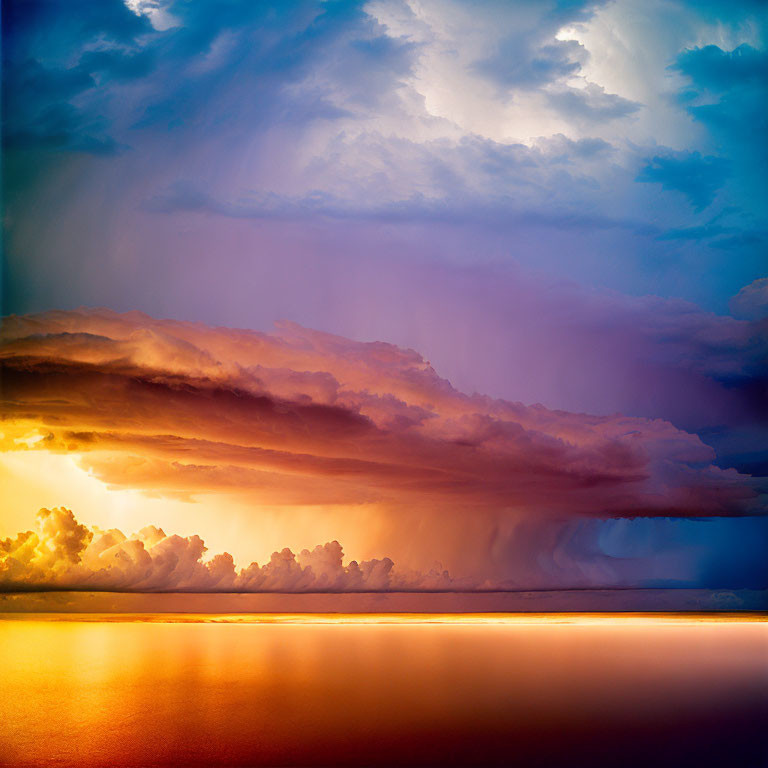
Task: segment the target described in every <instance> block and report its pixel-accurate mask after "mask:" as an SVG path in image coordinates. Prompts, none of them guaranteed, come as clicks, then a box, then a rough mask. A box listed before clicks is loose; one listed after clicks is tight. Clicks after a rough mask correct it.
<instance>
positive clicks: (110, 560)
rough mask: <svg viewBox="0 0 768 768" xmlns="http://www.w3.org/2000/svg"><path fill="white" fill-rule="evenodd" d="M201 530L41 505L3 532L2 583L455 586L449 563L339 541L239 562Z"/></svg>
mask: <svg viewBox="0 0 768 768" xmlns="http://www.w3.org/2000/svg"><path fill="white" fill-rule="evenodd" d="M206 551H207V548H206V546H205V543H204V542H203V540H202V539H201V538H200V537H199V536H187V537H182V536H176V535H166V534H165V532H164V531H163V530H162V529H160V528H157V527H155V526H152V525H150V526H147V527H145V528H142V529H141V530H140V531H139V532H138V533H135V534H133V535H131V536H126V535H125V534H124V533H123V532H122V531H119V530H117V529H114V528H113V529H111V530H108V531H103V530H100V529H99V528H92V529H91V528H88V527H86V526H84V525H81V524H79V523H78V522H77V520H76V519H75V516H74V514H73V513H72V511H71V510H69V509H65V508H63V507H57V508H55V509H41V510H40V511H39V512H38V514H37V529H36V530H35V531H25V532H23V533H19V534H18V535H17V536H16V537H12V538H7V539H5V540H0V589H3V590H25V589H67V588H70V589H96V590H116V591H122V590H126V591H138V592H158V591H176V592H378V591H383V592H386V591H430V590H450V589H453V588H456V587H457V586H459V585H458V584H457V583H456V584H455V583H454V582H453V580H452V579H451V578H450V576H449V575H448V572H447V571H436V570H432V571H430V572H428V573H416V572H414V571H400V572H399V571H398V570H397V569H395V568H394V563H393V562H392V560H390V559H389V558H388V557H385V558H383V559H381V560H377V559H374V560H363V561H361V562H360V563H358V562H357V561H356V560H351V561H350V562H348V563H347V564H346V565H345V564H344V563H343V557H344V553H343V551H342V548H341V545H340V544H339V542H338V541H332V542H329V543H327V544H324V545H318V546H316V547H315V548H314V549H312V550H307V549H305V550H302V551H301V552H299V554H298V555H295V554H294V553H293V552H291V550H290V549H287V548H286V549H283V550H282V551H280V552H274V553H273V554H272V557H271V558H270V560H269V562H268V563H265V564H264V565H263V566H260V565H259V564H258V563H251V564H250V565H249V566H247V567H246V568H241V569H237V568H236V567H235V564H234V561H233V559H232V555H230V554H228V553H227V552H224V553H223V554H219V555H214V556H213V557H208V556H206Z"/></svg>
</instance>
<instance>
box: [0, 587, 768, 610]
mask: <svg viewBox="0 0 768 768" xmlns="http://www.w3.org/2000/svg"><path fill="white" fill-rule="evenodd" d="M47 612H51V613H134V614H140V613H179V614H184V613H195V614H198V613H199V614H206V613H210V614H238V613H243V614H245V613H250V614H262V613H263V614H270V613H274V614H293V613H297V614H301V613H317V614H323V613H340V614H356V613H360V614H381V613H393V614H394V613H402V614H408V613H414V614H451V613H456V614H486V613H488V614H493V613H508V614H516V613H520V614H525V613H545V614H546V613H596V614H600V613H662V614H663V613H684V612H690V613H709V612H712V613H718V612H722V613H739V612H745V613H746V612H752V613H768V590H748V589H739V590H729V589H719V590H707V589H676V588H675V589H585V590H573V589H570V590H552V591H542V590H539V591H533V590H531V591H520V592H345V593H327V592H312V593H277V592H268V593H211V592H208V593H193V592H163V593H139V592H83V591H40V592H32V591H26V592H5V593H0V616H1V615H3V614H9V613H47Z"/></svg>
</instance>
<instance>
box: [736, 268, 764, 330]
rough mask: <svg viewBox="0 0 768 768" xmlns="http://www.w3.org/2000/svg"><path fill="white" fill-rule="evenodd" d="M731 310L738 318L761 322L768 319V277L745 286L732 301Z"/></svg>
mask: <svg viewBox="0 0 768 768" xmlns="http://www.w3.org/2000/svg"><path fill="white" fill-rule="evenodd" d="M731 310H732V311H733V314H734V315H736V316H737V317H743V318H746V319H748V320H761V319H763V318H766V317H768V277H761V278H759V279H757V280H755V281H754V282H752V283H750V284H749V285H745V286H744V287H743V288H742V289H741V290H740V291H739V292H738V293H737V294H736V295H735V296H734V297H733V298H732V299H731Z"/></svg>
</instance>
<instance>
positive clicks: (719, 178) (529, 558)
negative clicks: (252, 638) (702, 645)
mask: <svg viewBox="0 0 768 768" xmlns="http://www.w3.org/2000/svg"><path fill="white" fill-rule="evenodd" d="M767 23H768V9H766V6H765V4H764V3H762V2H759V1H755V2H748V1H746V0H744V1H743V2H738V3H725V2H720V1H719V0H706V1H699V2H689V3H685V2H675V1H673V0H650V1H648V0H645V1H643V2H641V1H640V0H617V1H616V2H580V1H579V0H552V1H550V2H548V1H537V2H533V0H531V1H530V2H523V1H520V2H517V1H515V2H512V1H510V0H507V1H504V2H502V1H501V0H496V1H494V0H462V2H454V1H453V0H439V1H438V0H408V1H406V0H402V1H401V0H391V1H390V0H372V1H371V2H347V1H346V0H338V1H334V0H327V1H326V2H319V1H316V0H313V1H308V2H279V3H278V2H266V1H265V2H259V3H255V2H250V1H248V2H245V1H243V2H236V1H235V0H232V1H225V2H221V1H217V2H213V1H212V0H195V2H182V1H178V2H162V0H128V1H127V2H119V1H117V0H114V1H113V0H104V1H103V2H99V3H93V2H87V1H85V0H80V1H78V0H75V1H74V2H72V1H70V2H66V3H65V2H61V1H60V0H26V1H24V2H21V1H20V0H11V1H10V2H7V3H5V4H4V8H3V19H2V24H3V52H2V55H3V116H4V122H3V169H2V171H3V227H4V228H3V251H4V260H3V284H2V314H3V315H6V316H7V318H6V320H5V321H4V324H3V346H2V352H1V353H0V354H1V355H2V357H3V362H4V367H5V370H4V373H3V385H2V389H3V393H2V394H3V410H4V411H5V414H6V419H5V423H4V428H3V430H2V432H3V435H2V447H3V453H2V454H1V455H0V487H2V488H3V493H4V497H5V498H7V499H10V501H9V502H7V503H6V506H5V507H4V511H3V514H2V516H0V558H2V560H0V574H2V578H4V579H5V581H6V582H7V583H10V584H12V585H17V586H18V585H33V586H34V585H37V586H40V585H54V586H62V585H63V586H76V587H82V586H88V585H90V586H92V587H94V586H95V587H98V588H105V587H109V588H121V589H139V590H141V589H192V588H199V589H212V590H225V589H226V590H232V589H235V590H266V589H275V590H281V589H282V590H290V589H293V590H300V591H301V590H323V589H331V590H337V591H349V590H363V589H371V590H390V591H391V590H397V589H406V590H414V591H418V590H422V589H426V590H440V589H453V590H463V589H496V588H498V589H518V588H568V587H590V586H596V587H599V586H622V587H660V586H681V587H682V586H685V587H712V588H719V587H727V588H739V587H742V588H755V587H766V586H768V583H767V582H768V574H767V573H766V567H765V564H764V563H765V541H767V540H768V522H767V521H768V518H766V517H765V516H764V515H765V513H766V511H768V504H767V503H766V488H767V487H768V484H767V483H766V479H765V478H766V475H768V449H766V446H768V416H767V415H768V404H767V403H766V393H767V382H768V375H767V374H768V362H767V360H768V268H767V266H768V260H767V259H766V252H767V249H766V245H767V244H768V187H767V186H766V182H765V179H766V177H767V173H768V143H767V142H766V141H765V136H766V133H767V132H768V125H766V122H767V118H768V107H767V106H766V105H768V93H766V91H767V90H768V50H767V49H766V29H767V27H766V24H767ZM246 329H247V330H246ZM41 508H42V509H43V511H42V512H41V513H40V514H39V516H38V518H37V519H36V518H35V513H36V512H37V510H38V509H41ZM35 526H37V527H36V528H35ZM33 528H35V531H34V532H32V533H29V534H27V533H21V534H19V535H18V536H17V533H18V532H19V531H21V532H26V531H31V530H32V529H33ZM166 533H167V534H168V535H166ZM2 537H10V538H8V539H5V540H3V539H2ZM339 542H340V543H339ZM342 548H343V549H342ZM273 553H275V554H273ZM351 558H356V559H355V560H354V561H352V560H351ZM353 562H354V564H352V563H353ZM249 563H255V565H253V566H249ZM2 569H4V570H2Z"/></svg>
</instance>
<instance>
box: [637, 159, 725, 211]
mask: <svg viewBox="0 0 768 768" xmlns="http://www.w3.org/2000/svg"><path fill="white" fill-rule="evenodd" d="M728 172H729V171H728V162H727V161H726V160H723V159H722V158H719V157H702V156H701V155H700V154H699V153H698V152H670V153H668V154H666V155H656V156H655V157H653V158H652V159H651V160H650V161H649V162H648V163H647V165H646V166H645V167H644V168H642V169H641V171H640V173H639V174H638V176H637V179H636V181H640V182H646V183H651V184H661V186H662V188H663V189H667V190H674V191H676V192H682V193H683V194H684V195H685V196H686V197H687V198H688V200H689V202H690V203H691V205H692V206H693V207H694V209H695V210H697V211H701V210H703V209H704V208H706V207H707V206H708V205H710V203H711V202H712V201H713V200H714V199H715V195H716V194H717V192H718V190H719V189H720V188H721V187H722V186H723V184H724V183H725V180H726V179H727V178H728Z"/></svg>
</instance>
